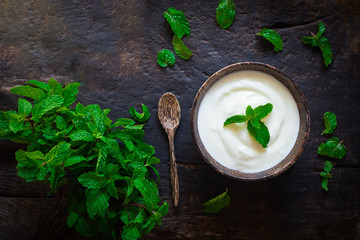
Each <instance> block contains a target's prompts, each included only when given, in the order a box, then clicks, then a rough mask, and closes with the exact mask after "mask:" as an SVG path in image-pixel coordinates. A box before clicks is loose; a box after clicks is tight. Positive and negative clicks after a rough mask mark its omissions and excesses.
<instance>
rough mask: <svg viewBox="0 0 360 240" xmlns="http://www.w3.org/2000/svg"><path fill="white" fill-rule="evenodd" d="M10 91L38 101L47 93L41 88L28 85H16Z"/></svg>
mask: <svg viewBox="0 0 360 240" xmlns="http://www.w3.org/2000/svg"><path fill="white" fill-rule="evenodd" d="M10 92H11V93H13V94H16V95H20V96H24V97H28V98H32V99H35V100H38V101H40V100H41V99H42V98H43V97H44V95H45V92H44V91H43V90H41V89H40V88H34V87H31V86H28V85H25V86H19V87H14V88H12V89H11V90H10Z"/></svg>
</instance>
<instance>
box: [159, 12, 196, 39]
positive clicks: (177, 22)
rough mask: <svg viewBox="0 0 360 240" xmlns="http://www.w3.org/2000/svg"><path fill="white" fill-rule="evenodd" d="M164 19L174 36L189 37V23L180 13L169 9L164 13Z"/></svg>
mask: <svg viewBox="0 0 360 240" xmlns="http://www.w3.org/2000/svg"><path fill="white" fill-rule="evenodd" d="M164 17H165V18H166V20H167V21H168V23H169V24H170V27H171V29H172V30H173V32H174V33H175V35H176V36H178V37H179V38H182V37H183V36H184V35H187V37H189V36H190V33H191V30H190V25H189V22H188V20H187V18H186V16H185V14H184V13H183V12H182V11H178V10H176V9H175V8H173V7H170V8H169V9H168V10H167V11H166V12H164Z"/></svg>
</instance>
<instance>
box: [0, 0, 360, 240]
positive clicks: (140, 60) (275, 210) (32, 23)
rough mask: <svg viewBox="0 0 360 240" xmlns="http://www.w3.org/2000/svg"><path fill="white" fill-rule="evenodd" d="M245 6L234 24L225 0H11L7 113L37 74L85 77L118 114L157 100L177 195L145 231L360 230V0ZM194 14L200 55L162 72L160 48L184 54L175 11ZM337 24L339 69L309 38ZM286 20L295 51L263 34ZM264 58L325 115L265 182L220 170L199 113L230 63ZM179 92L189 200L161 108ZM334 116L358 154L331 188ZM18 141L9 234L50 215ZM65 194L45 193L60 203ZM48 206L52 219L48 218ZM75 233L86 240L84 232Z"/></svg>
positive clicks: (2, 221) (2, 39)
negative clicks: (224, 202)
mask: <svg viewBox="0 0 360 240" xmlns="http://www.w3.org/2000/svg"><path fill="white" fill-rule="evenodd" d="M235 2H236V18H235V22H234V23H233V25H232V26H231V27H230V28H229V29H227V30H223V29H221V28H220V27H218V26H217V24H216V19H215V10H216V7H217V4H218V1H207V0H202V1H187V0H186V1H185V0H179V1H165V0H161V1H155V0H154V1H146V0H142V1H140V0H139V1H136V0H130V1H117V0H114V1H110V0H103V1H101V0H97V1H95V0H93V1H88V0H73V1H70V0H68V1H66V0H62V1H48V0H38V1H33V0H25V1H23V0H11V1H7V0H2V1H0V100H1V102H0V109H1V110H10V109H14V108H16V105H17V98H16V97H15V96H13V95H11V94H10V93H9V89H10V88H11V87H13V86H15V85H19V84H22V83H24V82H25V81H27V80H28V79H38V80H47V79H49V78H55V79H57V80H59V81H60V82H62V83H67V82H70V81H79V82H81V86H80V90H79V97H78V99H79V100H80V101H81V102H82V103H84V104H92V103H95V104H99V105H100V106H101V107H102V108H111V109H112V111H111V113H110V116H111V118H112V119H115V118H118V117H124V116H127V114H128V108H129V107H130V106H138V105H139V104H140V103H144V104H146V105H148V106H149V108H150V110H151V114H152V117H151V119H150V121H149V123H148V126H147V128H146V132H147V136H146V141H147V142H148V143H150V144H152V145H154V146H155V148H156V156H157V157H159V158H160V159H161V160H162V161H161V163H160V165H159V169H160V175H161V179H162V180H161V185H160V195H161V198H162V199H163V200H165V201H168V202H169V204H170V207H169V213H168V214H167V215H166V216H165V217H164V219H163V225H162V226H160V227H156V229H155V230H154V231H153V232H151V233H150V234H148V235H147V236H145V239H312V240H313V239H360V189H359V188H360V141H359V135H360V127H359V123H360V111H359V110H360V109H359V103H360V97H359V95H360V58H359V56H360V53H359V51H360V31H359V30H360V11H359V9H360V4H359V1H358V0H348V1H347V0H320V1H319V0H307V1H302V0H290V1H280V0H275V1H268V0H244V1H235ZM168 7H175V8H176V9H179V10H182V11H183V12H184V13H185V14H186V16H187V18H188V20H189V23H190V27H191V30H192V32H191V36H190V38H189V39H184V42H185V44H187V45H188V47H189V48H190V49H191V50H192V52H193V54H194V55H193V57H192V58H191V59H190V60H188V61H185V60H182V59H179V58H177V59H176V63H175V65H174V66H173V67H172V68H166V69H162V68H160V67H159V66H158V65H157V63H156V56H157V55H156V54H157V52H158V51H159V50H161V49H162V48H167V49H172V44H171V40H172V36H173V34H172V32H171V29H170V27H169V25H168V24H167V23H166V21H165V19H164V17H163V12H164V11H165V10H166V9H167V8H168ZM319 21H322V22H323V23H324V24H325V25H326V28H327V29H326V32H325V36H327V37H328V39H329V40H330V43H331V45H332V50H333V55H334V58H333V63H332V64H331V65H330V66H329V67H328V68H325V67H324V64H323V62H322V57H321V52H320V51H319V50H318V49H311V48H310V47H308V46H305V45H303V44H302V43H301V37H302V36H307V35H309V34H310V32H311V31H312V32H317V29H318V22H319ZM263 27H268V28H274V29H276V30H277V31H278V32H279V33H280V34H281V35H282V37H283V40H284V50H283V51H281V52H279V53H275V52H274V51H273V47H272V46H271V45H270V44H269V43H268V42H266V41H264V40H263V39H260V38H259V37H256V36H255V35H254V34H255V33H257V32H258V31H259V30H260V29H261V28H263ZM242 61H257V62H263V63H267V64H270V65H273V66H275V67H277V68H279V69H281V70H282V71H283V72H284V73H285V74H287V75H288V76H289V77H291V78H292V79H293V80H294V81H295V82H296V83H297V84H298V85H299V87H300V88H301V89H302V91H303V92H304V94H305V96H306V98H307V101H308V104H309V108H310V112H311V134H310V137H309V141H308V144H307V146H306V148H305V150H304V152H303V154H302V156H301V157H300V158H299V159H298V161H297V162H296V164H295V165H294V166H293V167H291V168H290V169H289V170H288V171H287V172H285V173H284V174H282V175H281V176H278V177H276V178H274V179H270V180H267V181H263V182H239V181H235V180H231V179H229V178H227V177H225V176H222V175H220V174H219V173H217V172H216V171H215V170H213V169H212V168H211V167H210V166H208V165H207V164H206V163H205V162H204V161H203V159H202V158H201V156H200V154H199V153H198V152H197V150H196V147H195V145H194V143H193V141H192V136H191V132H190V109H191V105H192V101H193V98H194V96H195V94H196V92H197V90H198V89H199V87H200V86H201V85H202V84H203V82H204V81H205V80H206V79H207V78H208V77H209V76H210V75H212V74H213V73H214V72H216V71H217V70H219V69H221V68H222V67H225V66H226V65H229V64H232V63H236V62H242ZM167 91H171V92H173V93H174V94H175V95H176V96H177V97H178V99H179V102H180V104H181V108H182V121H181V124H180V127H179V129H178V132H177V135H176V138H175V144H176V156H177V161H178V170H179V178H180V206H179V208H178V209H174V208H173V206H172V204H171V195H170V183H169V170H168V169H169V164H168V159H169V158H168V145H167V138H166V135H165V132H164V131H163V129H162V128H161V125H160V123H159V122H158V120H157V103H158V100H159V98H160V96H161V95H162V94H163V93H164V92H167ZM326 111H333V112H334V113H335V114H336V115H337V119H338V128H337V129H336V131H335V132H334V134H333V135H334V136H338V137H339V138H341V139H343V140H344V143H345V145H346V147H347V150H348V151H347V154H346V156H345V157H344V158H343V159H342V160H335V161H333V163H334V169H333V171H332V174H333V179H331V180H330V181H329V192H325V191H324V190H322V188H321V177H320V176H319V173H320V171H321V170H322V167H323V164H324V159H325V158H321V157H319V156H318V155H317V153H316V150H317V147H318V146H319V144H320V143H321V142H324V141H326V137H324V136H320V134H321V132H322V130H323V127H324V126H323V122H322V115H323V114H324V112H326ZM17 147H18V146H14V145H11V144H8V143H2V144H1V149H0V240H9V239H14V240H18V239H22V240H26V239H32V236H33V235H34V233H35V232H36V230H37V228H38V223H39V206H40V200H39V199H40V194H41V190H42V185H41V184H39V183H32V184H27V183H25V181H24V180H22V179H21V178H19V177H18V176H17V173H16V161H15V159H14V152H15V150H16V148H17ZM226 188H228V189H229V192H230V195H231V199H232V201H231V205H230V206H229V207H228V208H226V209H224V211H223V212H221V213H220V214H217V215H207V214H205V213H204V212H203V208H202V203H203V202H204V201H206V200H208V199H209V198H211V197H213V196H215V195H217V194H219V193H221V192H223V191H224V190H225V189H226ZM54 204H55V201H54V198H53V197H48V198H46V199H45V200H44V203H43V207H44V211H45V212H46V211H51V208H52V207H53V205H54ZM45 216H46V214H45V213H44V214H43V215H42V219H43V220H46V218H45ZM63 239H80V238H78V237H77V235H76V234H72V235H71V236H69V235H68V236H67V237H63Z"/></svg>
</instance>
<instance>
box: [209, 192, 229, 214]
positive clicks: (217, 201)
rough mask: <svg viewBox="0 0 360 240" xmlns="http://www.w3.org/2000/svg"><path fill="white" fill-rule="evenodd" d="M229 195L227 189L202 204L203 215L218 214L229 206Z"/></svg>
mask: <svg viewBox="0 0 360 240" xmlns="http://www.w3.org/2000/svg"><path fill="white" fill-rule="evenodd" d="M229 204H230V195H229V193H228V189H226V191H225V192H224V193H222V194H220V195H219V196H217V197H215V198H213V199H210V200H209V201H207V202H205V203H204V208H205V213H219V212H220V211H221V210H222V209H224V208H225V207H227V206H229Z"/></svg>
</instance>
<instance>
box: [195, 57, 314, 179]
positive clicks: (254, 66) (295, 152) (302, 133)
mask: <svg viewBox="0 0 360 240" xmlns="http://www.w3.org/2000/svg"><path fill="white" fill-rule="evenodd" d="M244 70H255V71H260V72H264V73H267V74H269V75H271V76H273V77H275V78H276V79H277V80H278V81H280V82H281V83H282V84H283V85H284V86H285V87H286V88H287V89H288V90H289V91H290V93H291V94H292V96H293V97H294V99H295V102H296V104H297V107H298V110H299V116H300V127H299V133H298V136H297V139H296V142H295V145H294V147H293V148H292V150H291V151H290V153H289V154H288V155H287V156H286V157H285V158H284V159H283V160H281V161H280V162H279V163H278V164H277V165H275V166H273V167H271V168H269V169H267V170H264V171H261V172H251V173H249V172H242V171H239V170H234V169H230V168H228V167H225V166H223V165H222V164H220V163H218V162H217V161H216V160H215V159H214V158H213V157H212V156H211V155H210V154H209V153H208V151H207V150H206V148H205V146H204V144H203V142H202V141H201V139H200V135H199V129H198V112H199V107H200V104H201V101H202V99H203V98H204V96H205V94H206V93H207V91H208V90H209V88H210V87H211V86H212V85H213V84H214V83H215V82H216V81H218V80H219V79H221V78H222V77H224V76H226V75H228V74H230V73H233V72H237V71H244ZM191 127H192V129H191V130H192V135H193V139H194V142H195V143H196V145H197V148H198V150H199V152H200V153H201V155H202V157H203V158H204V160H205V161H206V162H207V163H209V164H210V165H211V166H212V167H213V168H214V169H215V170H216V171H218V172H220V173H221V174H223V175H226V176H228V177H231V178H234V179H237V180H245V181H258V180H265V179H268V178H271V177H275V176H277V175H279V174H281V173H282V172H284V171H285V170H286V169H288V168H289V167H290V166H291V165H293V164H294V163H295V161H296V159H297V158H298V157H299V156H300V155H301V153H302V152H303V150H304V147H305V145H306V142H307V139H308V136H309V133H310V112H309V109H308V105H307V102H306V100H305V97H304V94H303V93H302V92H301V90H300V89H299V87H298V86H297V85H296V83H295V82H294V81H292V80H291V79H290V78H288V77H287V76H286V75H285V74H284V73H282V72H281V71H280V70H279V69H277V68H275V67H273V66H270V65H267V64H263V63H257V62H242V63H235V64H232V65H229V66H227V67H225V68H223V69H221V70H219V71H217V72H216V73H214V74H213V75H212V76H211V77H209V78H208V79H207V80H206V82H205V83H204V84H203V85H202V86H201V88H200V89H199V91H198V93H197V94H196V96H195V99H194V102H193V105H192V110H191Z"/></svg>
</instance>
